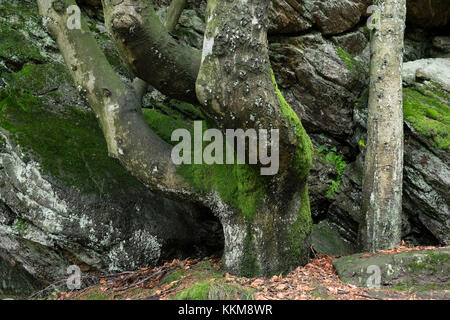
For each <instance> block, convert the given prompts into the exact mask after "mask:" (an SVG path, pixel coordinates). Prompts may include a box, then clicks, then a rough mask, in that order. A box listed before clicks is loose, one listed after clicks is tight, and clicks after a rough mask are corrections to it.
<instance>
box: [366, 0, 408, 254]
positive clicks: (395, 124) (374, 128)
mask: <svg viewBox="0 0 450 320" xmlns="http://www.w3.org/2000/svg"><path fill="white" fill-rule="evenodd" d="M375 4H376V5H378V6H379V9H380V13H381V18H380V24H379V27H378V28H377V29H376V30H374V31H373V32H372V38H371V64H370V93H369V115H368V125H367V126H368V138H367V140H368V143H367V152H366V158H365V171H364V181H363V193H362V219H363V221H362V223H361V225H360V230H359V231H360V233H359V239H360V244H361V245H362V248H363V249H364V250H368V251H376V250H382V249H389V248H392V247H393V246H395V245H397V244H399V243H400V241H401V239H400V237H401V224H402V220H401V212H402V180H403V108H402V101H403V99H402V72H401V71H402V62H403V37H404V28H405V15H406V1H405V0H380V1H376V3H375Z"/></svg>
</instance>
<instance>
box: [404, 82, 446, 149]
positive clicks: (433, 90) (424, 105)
mask: <svg viewBox="0 0 450 320" xmlns="http://www.w3.org/2000/svg"><path fill="white" fill-rule="evenodd" d="M449 106H450V94H449V93H447V92H445V91H444V90H442V89H441V88H440V86H439V85H438V84H435V83H430V84H428V85H422V86H419V85H418V86H416V87H410V88H404V89H403V113H404V117H405V120H406V121H407V122H409V123H411V125H412V126H413V127H414V129H416V130H417V131H418V132H419V133H420V134H421V135H422V136H423V137H425V138H426V139H427V140H428V141H430V143H431V144H432V145H433V146H434V147H436V148H438V149H442V150H447V149H448V148H449V147H450V108H449Z"/></svg>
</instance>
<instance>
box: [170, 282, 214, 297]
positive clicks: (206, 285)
mask: <svg viewBox="0 0 450 320" xmlns="http://www.w3.org/2000/svg"><path fill="white" fill-rule="evenodd" d="M210 286H211V283H210V282H199V283H196V284H194V285H193V286H192V287H189V288H187V289H186V290H184V291H183V292H181V293H180V294H178V295H177V297H176V299H177V300H207V298H208V293H209V289H210Z"/></svg>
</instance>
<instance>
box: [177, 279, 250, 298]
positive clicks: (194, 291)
mask: <svg viewBox="0 0 450 320" xmlns="http://www.w3.org/2000/svg"><path fill="white" fill-rule="evenodd" d="M253 298H254V297H253V291H252V290H246V289H243V288H241V287H239V286H236V285H229V284H226V283H224V281H208V282H207V281H204V282H198V283H196V284H194V285H193V286H191V287H189V288H187V289H186V290H184V291H183V292H181V293H179V294H178V295H177V296H176V300H236V299H239V300H250V299H253Z"/></svg>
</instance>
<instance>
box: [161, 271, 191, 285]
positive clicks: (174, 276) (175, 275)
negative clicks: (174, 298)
mask: <svg viewBox="0 0 450 320" xmlns="http://www.w3.org/2000/svg"><path fill="white" fill-rule="evenodd" d="M186 274H187V272H186V270H183V269H180V270H175V271H173V272H171V273H169V274H167V275H165V276H164V277H163V278H162V280H161V284H166V283H171V282H173V281H178V280H180V279H181V278H182V277H183V276H185V275H186Z"/></svg>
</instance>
